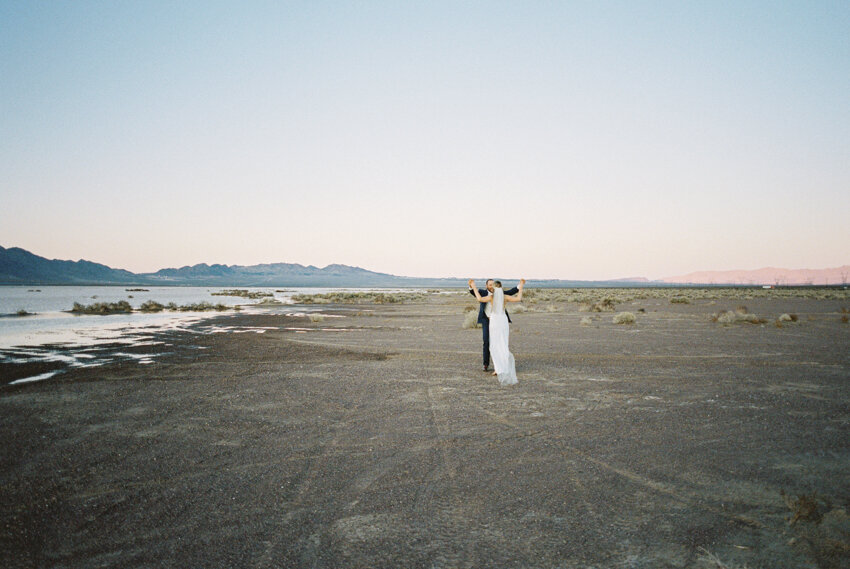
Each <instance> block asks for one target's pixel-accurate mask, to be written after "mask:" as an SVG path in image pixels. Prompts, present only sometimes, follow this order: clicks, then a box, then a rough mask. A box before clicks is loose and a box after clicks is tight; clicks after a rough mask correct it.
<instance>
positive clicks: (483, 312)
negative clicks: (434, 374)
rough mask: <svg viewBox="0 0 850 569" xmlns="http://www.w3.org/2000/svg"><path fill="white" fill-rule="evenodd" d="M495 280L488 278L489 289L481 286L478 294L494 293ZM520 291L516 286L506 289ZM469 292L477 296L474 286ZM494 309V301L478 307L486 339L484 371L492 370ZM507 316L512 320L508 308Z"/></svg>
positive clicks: (506, 292)
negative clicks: (491, 335) (492, 316)
mask: <svg viewBox="0 0 850 569" xmlns="http://www.w3.org/2000/svg"><path fill="white" fill-rule="evenodd" d="M493 282H494V281H493V279H487V285H486V286H487V289H486V290H485V289H483V288H479V289H478V294H480V295H481V296H487V295H488V294H493ZM518 292H519V289H518V288H517V287H514V288H510V289H508V290H506V291H505V294H516V293H518ZM469 294H471V295H472V296H475V293H474V292H472V287H470V288H469ZM492 310H493V303H492V302H482V303H480V307H479V308H478V323H479V324H481V336H482V339H483V340H484V371H490V312H491V311H492ZM505 316H507V317H508V322H510V321H511V317H510V315H509V314H508V311H507V310H505Z"/></svg>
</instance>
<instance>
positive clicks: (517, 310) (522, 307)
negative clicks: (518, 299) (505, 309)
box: [511, 303, 528, 314]
mask: <svg viewBox="0 0 850 569" xmlns="http://www.w3.org/2000/svg"><path fill="white" fill-rule="evenodd" d="M527 310H528V308H526V307H525V305H523V304H522V303H518V304H514V305H513V306H511V312H514V313H516V314H522V313H523V312H525V311H527Z"/></svg>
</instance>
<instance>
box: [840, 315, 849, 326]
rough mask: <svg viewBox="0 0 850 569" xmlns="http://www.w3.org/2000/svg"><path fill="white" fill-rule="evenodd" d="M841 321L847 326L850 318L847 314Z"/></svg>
mask: <svg viewBox="0 0 850 569" xmlns="http://www.w3.org/2000/svg"><path fill="white" fill-rule="evenodd" d="M841 321H842V322H843V323H844V324H847V323H848V322H850V318H848V317H847V315H846V314H845V315H844V316H842V317H841Z"/></svg>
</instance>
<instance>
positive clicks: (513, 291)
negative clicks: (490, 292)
mask: <svg viewBox="0 0 850 569" xmlns="http://www.w3.org/2000/svg"><path fill="white" fill-rule="evenodd" d="M518 292H519V289H518V288H517V287H514V288H509V289H508V290H506V291H505V294H510V295H514V294H516V293H518Z"/></svg>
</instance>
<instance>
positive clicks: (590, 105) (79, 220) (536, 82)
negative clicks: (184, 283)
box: [0, 0, 850, 279]
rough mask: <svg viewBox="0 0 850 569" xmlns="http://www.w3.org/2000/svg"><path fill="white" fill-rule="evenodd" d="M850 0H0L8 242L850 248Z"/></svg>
mask: <svg viewBox="0 0 850 569" xmlns="http://www.w3.org/2000/svg"><path fill="white" fill-rule="evenodd" d="M848 29H850V2H846V1H840V2H740V1H736V2H717V1H704V2H357V3H354V2H324V3H322V2H238V3H237V2H219V3H216V2H207V1H205V2H152V1H145V2H112V1H109V2H83V1H78V2H38V3H36V2H10V1H6V0H0V199H1V200H2V207H1V208H0V245H3V246H5V247H10V246H20V247H24V248H26V249H29V250H31V251H33V252H35V253H37V254H40V255H44V256H47V257H50V258H63V259H65V258H68V259H79V258H81V257H83V258H87V259H90V260H94V261H98V262H102V263H106V264H108V265H111V266H115V267H121V268H126V269H129V270H132V271H152V270H156V269H159V268H162V267H166V266H182V265H186V264H194V263H198V262H210V263H213V262H219V263H227V264H254V263H260V262H277V261H282V262H298V263H304V264H309V263H311V264H315V265H319V266H323V265H326V264H329V263H345V264H349V265H359V266H362V267H365V268H368V269H372V270H377V271H382V272H390V273H395V274H404V275H411V276H466V275H491V274H492V275H502V276H506V277H518V276H523V275H525V276H527V277H529V278H542V277H551V278H566V279H604V278H617V277H627V276H646V277H649V278H660V277H665V276H672V275H677V274H683V273H687V272H690V271H693V270H701V269H706V270H708V269H718V270H719V269H739V268H757V267H762V266H767V265H772V266H782V267H789V268H805V267H810V268H821V267H831V266H838V265H842V264H847V263H850V247H848V243H850V217H848V215H849V214H850V103H848V101H850V39H848V38H850V34H848V33H847V30H848Z"/></svg>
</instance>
